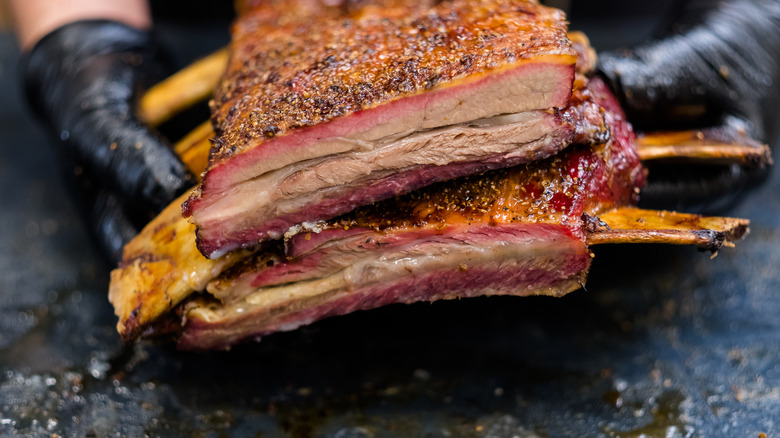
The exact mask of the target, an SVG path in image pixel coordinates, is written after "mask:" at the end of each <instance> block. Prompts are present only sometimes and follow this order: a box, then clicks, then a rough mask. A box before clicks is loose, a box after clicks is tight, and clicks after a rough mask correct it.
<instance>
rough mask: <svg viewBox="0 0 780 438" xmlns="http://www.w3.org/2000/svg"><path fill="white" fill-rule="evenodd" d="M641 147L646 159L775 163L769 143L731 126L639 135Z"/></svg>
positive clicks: (640, 149) (717, 162) (638, 145)
mask: <svg viewBox="0 0 780 438" xmlns="http://www.w3.org/2000/svg"><path fill="white" fill-rule="evenodd" d="M637 148H638V149H637V151H638V153H639V158H640V159H641V160H642V161H651V160H667V161H690V162H697V163H700V164H741V165H746V166H756V167H758V166H765V165H769V164H771V163H772V158H771V151H770V149H769V146H767V145H764V144H760V143H758V142H756V141H755V140H753V139H751V138H749V137H748V136H747V135H745V134H744V133H741V132H739V131H738V130H736V129H734V128H730V127H717V128H709V129H702V130H691V131H673V132H651V133H646V134H642V135H639V136H638V137H637Z"/></svg>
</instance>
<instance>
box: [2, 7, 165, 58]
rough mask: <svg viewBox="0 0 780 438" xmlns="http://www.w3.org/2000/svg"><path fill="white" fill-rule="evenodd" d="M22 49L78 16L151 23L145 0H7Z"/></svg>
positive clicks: (143, 24) (141, 25) (143, 25)
mask: <svg viewBox="0 0 780 438" xmlns="http://www.w3.org/2000/svg"><path fill="white" fill-rule="evenodd" d="M8 2H9V5H10V6H11V13H12V14H13V18H14V26H15V32H16V35H17V38H18V40H19V45H20V46H21V48H22V50H29V49H31V48H32V47H33V46H34V45H35V43H36V42H38V40H39V39H41V38H42V37H43V36H44V35H46V34H48V33H49V32H51V31H53V30H54V29H57V28H58V27H60V26H62V25H64V24H66V23H70V22H73V21H79V20H90V19H109V20H115V21H119V22H122V23H125V24H128V25H130V26H132V27H135V28H137V29H148V28H149V27H150V26H151V16H150V13H149V4H148V3H147V1H146V0H111V1H103V0H60V1H56V2H53V1H51V0H8Z"/></svg>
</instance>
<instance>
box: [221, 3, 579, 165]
mask: <svg viewBox="0 0 780 438" xmlns="http://www.w3.org/2000/svg"><path fill="white" fill-rule="evenodd" d="M255 3H257V4H255ZM331 3H333V2H331ZM239 11H240V18H239V19H238V20H237V21H236V23H235V24H234V28H233V43H232V47H231V49H232V50H231V60H230V63H229V66H228V69H227V71H226V73H225V75H224V77H223V79H222V81H221V84H220V86H219V87H218V89H217V91H216V92H215V97H214V99H213V100H212V102H211V110H212V123H213V124H214V127H215V131H216V133H217V139H216V141H215V143H214V145H213V148H212V151H211V163H212V165H213V164H214V163H215V162H219V161H221V160H222V159H224V158H226V157H229V156H230V155H233V154H234V153H238V152H241V151H242V150H244V149H247V148H249V147H251V146H254V145H256V144H258V143H259V142H261V141H262V140H263V139H265V138H270V137H273V136H277V135H281V134H284V133H285V132H287V131H289V130H292V129H296V128H302V127H307V126H313V125H317V124H320V123H325V122H328V121H330V120H332V119H334V118H336V117H339V116H343V115H346V114H349V113H353V112H356V111H359V110H361V109H365V108H368V107H371V106H375V105H377V104H380V103H382V102H386V101H389V100H392V99H394V98H397V97H399V96H403V95H412V94H415V93H418V92H420V91H424V90H426V89H430V88H433V87H436V86H446V84H447V83H448V82H452V81H453V80H456V79H458V78H463V77H467V76H469V75H474V74H479V73H481V72H486V71H489V70H491V69H496V68H501V67H505V66H509V65H512V64H514V63H517V62H519V61H521V60H523V59H528V58H532V57H534V56H538V55H544V54H567V55H576V52H575V51H574V49H573V48H572V47H571V43H570V41H569V40H568V39H567V37H566V21H565V16H564V14H563V13H562V12H560V11H558V10H556V9H551V8H546V7H544V6H541V5H539V4H538V3H537V2H536V1H511V0H450V1H447V0H445V1H432V0H415V1H412V0H380V1H375V2H368V1H365V0H364V1H358V0H347V1H343V2H341V3H340V5H339V6H325V5H324V4H323V3H322V2H320V1H312V0H295V1H279V0H275V1H248V2H245V4H243V5H240V7H239Z"/></svg>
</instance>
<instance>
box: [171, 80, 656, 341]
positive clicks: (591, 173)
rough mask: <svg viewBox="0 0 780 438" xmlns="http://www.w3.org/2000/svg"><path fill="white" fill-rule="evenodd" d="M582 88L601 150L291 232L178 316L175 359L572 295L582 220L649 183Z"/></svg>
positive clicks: (617, 121) (617, 122) (611, 109)
mask: <svg viewBox="0 0 780 438" xmlns="http://www.w3.org/2000/svg"><path fill="white" fill-rule="evenodd" d="M589 88H590V89H588V90H584V91H583V93H584V94H585V95H586V96H585V97H586V99H585V100H588V99H591V98H593V97H595V98H596V101H597V102H598V103H599V105H600V107H601V108H603V110H604V114H605V120H606V122H607V125H608V127H609V130H610V132H611V134H612V135H611V139H610V140H609V141H608V142H607V143H606V144H601V145H596V146H586V145H578V146H572V147H570V148H568V149H567V150H566V151H564V152H562V153H561V154H558V155H556V156H554V157H551V158H548V159H546V160H542V161H537V162H534V163H530V164H527V165H523V166H518V167H515V168H512V169H502V170H497V171H492V172H488V173H485V174H482V175H475V176H471V177H465V178H461V179H457V180H453V181H449V182H445V183H439V184H436V185H433V186H430V187H427V188H425V189H422V190H419V191H416V192H413V193H411V194H408V195H406V196H404V197H399V198H395V199H392V200H387V201H384V202H382V203H377V204H374V205H372V206H368V207H363V208H361V209H359V210H356V211H354V212H352V213H350V214H348V215H346V216H342V217H340V218H339V219H337V220H332V221H328V222H325V223H319V224H316V225H312V226H309V227H305V226H304V227H297V228H296V229H294V230H292V231H291V232H290V233H288V236H287V239H286V243H285V245H284V246H283V245H281V244H278V245H277V246H275V247H273V246H272V245H269V246H267V247H266V248H265V250H264V251H261V252H259V253H257V254H256V255H255V256H253V257H251V258H248V259H246V260H244V261H243V262H241V263H239V264H238V265H236V266H234V267H233V268H231V269H230V270H228V271H227V272H226V273H225V274H223V275H222V276H220V277H219V278H218V279H216V280H214V281H212V282H211V283H210V284H209V286H208V288H207V290H208V292H209V295H205V296H200V297H197V298H194V299H191V300H189V301H188V302H186V303H185V304H183V305H182V306H180V308H179V316H180V317H183V318H184V319H183V320H184V321H186V324H185V325H184V327H183V329H182V327H181V324H180V323H175V324H174V325H173V326H174V327H176V329H177V330H182V332H181V334H180V337H179V347H180V348H184V349H213V348H220V347H226V346H229V345H231V344H234V343H236V342H240V341H242V340H245V339H249V338H257V337H260V336H263V335H266V334H269V333H273V332H276V331H283V330H291V329H295V328H297V327H299V326H301V325H304V324H309V323H311V322H314V321H317V320H319V319H322V318H325V317H328V316H332V315H340V314H346V313H350V312H353V311H356V310H362V309H370V308H375V307H378V306H383V305H387V304H391V303H411V302H416V301H433V300H439V299H452V298H458V297H470V296H477V295H493V294H510V295H520V296H524V295H532V294H544V295H553V296H560V295H563V294H565V293H567V292H570V291H572V290H574V289H577V288H579V287H580V286H581V285H582V284H584V282H585V276H586V275H587V271H588V268H589V266H590V260H591V254H590V251H589V250H588V248H587V246H586V243H585V241H586V237H587V229H588V226H589V221H590V219H588V218H589V217H591V216H597V215H598V214H600V213H602V212H606V211H610V210H614V209H615V208H616V207H618V206H622V205H630V204H632V203H633V202H634V201H635V200H636V196H637V189H638V187H640V186H641V185H642V184H643V181H644V173H643V170H642V167H641V165H640V163H639V160H638V157H637V155H636V150H635V145H634V143H633V134H632V132H631V130H630V127H629V126H628V125H627V123H626V122H625V120H624V119H623V118H622V115H621V114H620V113H619V110H617V109H616V107H615V106H614V101H611V100H610V97H609V95H608V92H607V91H606V89H605V88H604V86H603V84H602V83H601V82H599V81H595V82H594V83H593V84H592V85H591V86H590V87H589ZM591 94H592V95H591Z"/></svg>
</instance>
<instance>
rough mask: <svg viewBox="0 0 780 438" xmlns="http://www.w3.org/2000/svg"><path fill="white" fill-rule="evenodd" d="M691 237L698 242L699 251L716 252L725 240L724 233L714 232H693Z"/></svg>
mask: <svg viewBox="0 0 780 438" xmlns="http://www.w3.org/2000/svg"><path fill="white" fill-rule="evenodd" d="M693 235H694V236H696V238H697V239H698V240H699V242H700V243H699V244H698V246H699V250H700V251H710V252H712V253H716V252H718V250H720V248H721V247H722V246H723V242H724V241H725V240H726V233H725V232H723V231H715V230H695V231H693Z"/></svg>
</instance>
